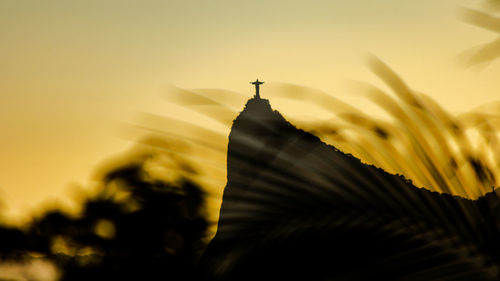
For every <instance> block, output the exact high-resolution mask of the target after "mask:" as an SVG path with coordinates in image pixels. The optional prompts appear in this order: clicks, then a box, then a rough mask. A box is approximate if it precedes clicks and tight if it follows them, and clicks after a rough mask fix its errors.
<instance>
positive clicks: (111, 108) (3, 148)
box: [0, 0, 500, 215]
mask: <svg viewBox="0 0 500 281" xmlns="http://www.w3.org/2000/svg"><path fill="white" fill-rule="evenodd" d="M479 3H480V1H471V0H470V1H467V0H421V1H414V0H411V1H410V0H381V1H373V0H351V1H345V0H342V1H341V0H316V1H314V0H313V1H305V0H301V1H293V0H286V1H284V0H283V1H275V0H265V1H264V0H254V1H236V0H211V1H208V0H207V1H205V0H197V1H190V0H182V1H181V0H179V1H177V0H161V1H160V0H141V1H139V0H136V1H132V0H72V1H67V0H46V1H38V0H31V1H28V0H3V1H0V42H1V43H0V65H1V67H0V120H1V122H0V155H1V158H0V198H1V199H3V200H4V202H5V203H6V204H7V207H8V213H10V214H13V215H16V214H20V213H23V212H25V211H27V210H29V209H31V208H33V207H35V206H38V205H39V204H40V202H42V201H45V200H47V199H48V198H56V197H58V198H66V197H68V190H69V189H68V187H69V186H71V185H75V184H77V185H78V184H80V185H86V184H87V180H88V179H89V176H90V175H91V173H92V170H93V167H94V166H95V165H96V164H98V163H100V161H101V160H103V159H106V158H107V157H109V156H110V155H113V154H116V153H119V152H121V151H123V150H125V149H126V148H128V147H129V146H131V145H132V143H133V141H132V140H131V139H128V138H125V137H123V136H121V135H120V133H119V131H120V128H121V127H122V126H123V124H125V123H127V122H134V120H135V119H134V118H135V116H136V113H137V112H151V113H157V114H162V115H167V116H175V117H177V118H181V119H182V118H184V119H186V118H190V117H188V116H189V115H187V114H185V113H183V112H182V110H181V109H179V108H177V107H174V106H172V105H169V103H168V99H167V98H166V97H167V94H166V93H167V89H168V87H169V86H170V85H174V86H177V87H181V88H220V89H228V90H232V91H235V92H239V93H241V94H243V95H248V96H249V97H250V96H251V95H253V92H252V91H253V90H252V88H251V85H250V84H248V82H250V81H252V80H255V78H259V79H261V80H264V81H266V82H267V83H268V84H267V85H269V84H270V83H272V82H287V83H294V84H299V85H304V86H308V87H312V88H316V89H320V90H323V91H326V92H328V93H330V94H332V95H333V96H335V97H337V98H340V99H342V100H345V101H346V102H349V103H352V104H358V103H362V102H361V101H360V100H361V99H360V97H359V95H357V94H356V93H353V92H352V91H351V90H350V89H349V87H346V86H345V85H346V84H347V83H346V81H349V80H361V81H368V82H371V83H375V84H377V85H379V84H380V82H379V81H378V80H377V79H376V77H375V76H374V75H373V74H371V73H370V71H369V70H368V68H367V67H366V65H365V63H364V56H365V55H366V54H367V53H371V54H374V55H376V56H377V57H379V58H380V59H381V60H383V61H385V62H386V63H387V64H388V65H389V66H390V67H392V68H393V69H394V70H395V71H396V72H397V73H399V74H400V75H401V76H402V77H403V78H404V79H405V80H406V81H407V82H408V83H409V84H410V85H411V86H412V87H413V88H414V89H417V90H419V91H422V92H425V93H427V94H429V95H430V96H432V97H433V98H434V99H436V100H437V101H438V102H439V103H441V104H442V105H444V106H445V107H446V108H447V109H449V110H450V111H452V112H455V111H465V110H469V109H472V108H474V107H476V106H479V105H481V104H484V103H487V102H490V101H493V100H498V99H499V97H500V95H499V94H498V89H499V87H500V85H499V84H498V81H499V80H498V77H499V75H498V74H499V72H500V64H498V63H497V64H491V65H489V66H487V67H485V68H481V69H477V68H475V69H474V68H473V69H464V68H463V67H461V66H460V65H459V63H458V59H457V57H458V55H459V54H460V53H461V52H463V51H464V50H466V49H468V48H470V47H473V46H476V45H479V44H481V43H485V42H488V41H489V40H490V39H492V38H493V37H494V34H492V33H490V32H487V31H484V30H481V29H479V28H477V27H474V26H471V25H468V24H466V23H464V22H463V21H462V20H461V18H460V16H459V10H458V8H459V7H462V6H465V7H472V8H475V7H479ZM478 70H480V71H478ZM262 95H263V96H264V97H268V98H270V97H272V93H269V92H266V84H265V85H264V86H263V87H262ZM271 103H272V105H273V107H274V108H275V109H278V110H280V111H282V112H283V113H285V116H299V117H300V116H302V115H314V112H312V111H311V112H304V110H300V111H299V110H297V109H298V108H299V107H298V106H297V105H296V104H295V105H293V104H292V105H290V104H288V103H286V102H283V101H280V100H278V99H276V100H273V99H271ZM242 105H243V104H242ZM367 110H368V109H367ZM188 121H190V120H188ZM191 121H193V120H191Z"/></svg>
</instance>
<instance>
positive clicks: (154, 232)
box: [0, 155, 209, 280]
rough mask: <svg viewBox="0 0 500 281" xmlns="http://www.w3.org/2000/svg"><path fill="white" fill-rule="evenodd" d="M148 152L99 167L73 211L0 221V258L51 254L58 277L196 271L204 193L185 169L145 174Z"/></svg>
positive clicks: (172, 275) (145, 276)
mask: <svg viewBox="0 0 500 281" xmlns="http://www.w3.org/2000/svg"><path fill="white" fill-rule="evenodd" d="M151 157H153V156H152V155H147V156H146V157H143V161H142V162H140V161H130V162H129V163H128V164H127V165H123V166H119V167H115V168H113V169H112V170H110V171H108V172H105V173H104V174H105V175H104V177H103V179H102V187H101V188H100V190H99V192H98V193H97V194H96V195H95V196H92V197H91V198H87V199H86V201H85V202H84V206H83V209H82V213H81V214H79V215H78V216H77V217H74V216H70V215H68V214H65V213H63V212H61V211H58V210H53V211H49V212H47V213H45V214H43V215H41V216H39V217H36V218H34V219H33V221H32V222H31V223H30V224H28V225H25V226H24V227H23V228H22V229H15V228H7V227H2V228H0V237H2V240H0V253H1V258H2V259H3V260H7V259H8V260H12V259H15V260H21V261H22V260H27V259H28V260H29V259H43V260H46V261H50V262H51V263H52V264H54V265H55V266H56V267H57V268H58V269H59V270H60V275H61V279H60V280H92V279H98V280H152V279H165V280H166V279H171V280H192V279H193V278H195V276H194V275H195V270H194V269H195V265H196V261H197V259H198V258H199V256H200V254H201V251H202V250H203V249H204V247H205V244H206V240H207V237H206V236H207V229H208V226H209V223H208V221H207V218H206V210H205V206H204V200H205V198H204V193H203V192H202V191H201V189H200V188H199V186H198V185H196V184H195V183H194V182H192V181H191V180H189V179H188V178H186V177H184V176H178V177H176V178H173V179H172V180H171V181H165V180H159V179H156V178H155V177H152V174H151V173H149V172H148V168H147V167H146V164H147V163H148V161H147V160H148V159H151ZM181 164H182V163H181Z"/></svg>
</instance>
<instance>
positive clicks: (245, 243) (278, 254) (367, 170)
mask: <svg viewBox="0 0 500 281" xmlns="http://www.w3.org/2000/svg"><path fill="white" fill-rule="evenodd" d="M497 207H498V198H497V197H496V195H495V194H494V193H492V194H489V195H487V196H486V197H484V198H480V199H479V200H477V201H472V200H468V199H465V198H460V197H454V196H451V195H446V194H439V193H436V192H431V191H428V190H425V189H422V188H417V187H415V186H414V185H413V184H412V183H411V182H410V181H408V180H406V179H405V178H403V177H402V176H398V175H392V174H389V173H387V172H385V171H383V170H382V169H379V168H376V167H374V166H371V165H366V164H364V163H362V162H361V161H360V160H359V159H357V158H355V157H353V156H352V155H349V154H345V153H343V152H341V151H339V150H338V149H336V148H335V147H332V146H329V145H327V144H325V143H323V142H321V140H320V139H319V138H317V137H316V136H314V135H312V134H310V133H307V132H304V131H302V130H299V129H296V128H295V127H294V126H293V125H291V124H290V123H289V122H287V121H286V120H285V119H284V118H283V116H281V114H280V113H278V112H277V111H273V110H272V109H271V106H270V104H269V101H268V100H265V99H256V98H254V99H250V100H249V101H248V102H247V104H246V106H245V109H244V110H243V111H242V112H241V113H240V115H239V116H238V117H237V118H236V119H235V120H234V123H233V127H232V130H231V133H230V135H229V146H228V155H227V185H226V187H225V191H224V197H223V202H222V207H221V211H220V220H219V226H218V231H217V234H216V236H215V238H214V239H213V240H212V242H211V244H210V245H209V247H208V248H207V250H206V252H205V254H204V256H203V258H202V267H203V268H204V269H205V270H206V271H207V272H208V274H209V276H210V279H215V280H442V279H446V280H497V279H498V276H499V275H498V274H499V267H498V258H499V254H498V253H499V243H498V239H499V232H498V228H497V221H498V219H497V218H498V216H497V214H496V213H495V212H494V210H497V209H498V208H497Z"/></svg>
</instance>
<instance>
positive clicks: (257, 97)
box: [250, 79, 264, 99]
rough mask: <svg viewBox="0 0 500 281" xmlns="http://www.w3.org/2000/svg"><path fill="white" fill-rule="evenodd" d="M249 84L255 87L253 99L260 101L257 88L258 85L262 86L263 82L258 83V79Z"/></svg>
mask: <svg viewBox="0 0 500 281" xmlns="http://www.w3.org/2000/svg"><path fill="white" fill-rule="evenodd" d="M250 84H253V85H255V98H256V99H260V94H259V88H260V85H262V84H264V82H261V81H259V79H257V80H255V82H250Z"/></svg>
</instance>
